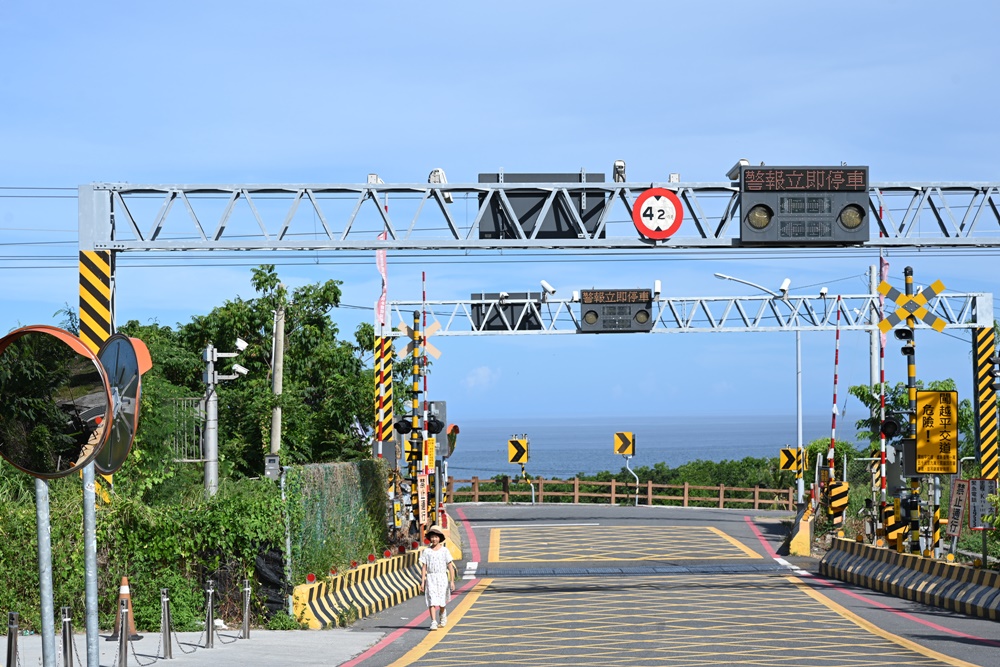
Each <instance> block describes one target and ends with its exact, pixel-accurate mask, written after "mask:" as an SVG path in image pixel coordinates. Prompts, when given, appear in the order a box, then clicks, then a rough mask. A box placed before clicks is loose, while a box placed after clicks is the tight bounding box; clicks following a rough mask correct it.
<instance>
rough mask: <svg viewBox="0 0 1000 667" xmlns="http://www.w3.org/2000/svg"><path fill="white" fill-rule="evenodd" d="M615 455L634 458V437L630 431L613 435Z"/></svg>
mask: <svg viewBox="0 0 1000 667" xmlns="http://www.w3.org/2000/svg"><path fill="white" fill-rule="evenodd" d="M615 454H622V455H623V456H635V437H634V436H633V435H632V431H619V432H617V433H615Z"/></svg>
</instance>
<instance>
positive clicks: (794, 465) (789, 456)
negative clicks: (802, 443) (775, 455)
mask: <svg viewBox="0 0 1000 667" xmlns="http://www.w3.org/2000/svg"><path fill="white" fill-rule="evenodd" d="M781 469H782V470H798V469H799V450H798V449H792V448H791V447H782V448H781Z"/></svg>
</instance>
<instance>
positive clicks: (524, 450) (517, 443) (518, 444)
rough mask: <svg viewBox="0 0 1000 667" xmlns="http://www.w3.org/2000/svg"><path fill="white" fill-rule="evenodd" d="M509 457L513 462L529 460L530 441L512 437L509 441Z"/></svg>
mask: <svg viewBox="0 0 1000 667" xmlns="http://www.w3.org/2000/svg"><path fill="white" fill-rule="evenodd" d="M507 459H508V460H509V461H510V462H511V463H527V462H528V441H527V440H522V439H516V440H515V439H511V440H508V441H507Z"/></svg>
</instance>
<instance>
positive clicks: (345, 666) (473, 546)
mask: <svg viewBox="0 0 1000 667" xmlns="http://www.w3.org/2000/svg"><path fill="white" fill-rule="evenodd" d="M455 514H457V515H458V518H460V519H461V520H462V527H463V529H464V530H465V536H466V539H467V540H468V541H469V548H470V550H471V555H472V560H474V561H475V562H477V563H478V562H479V545H478V544H477V543H476V536H475V534H474V533H473V532H472V528H470V527H469V523H468V521H467V520H466V518H465V512H463V511H462V510H461V509H456V510H455ZM476 583H477V580H476V579H472V580H470V581H467V582H465V583H464V584H462V586H461V587H459V588H458V590H456V591H455V595H459V594H461V593H464V592H465V591H467V590H469V589H470V588H472V587H473V586H475V585H476ZM430 614H431V613H430V611H425V612H424V613H422V614H420V616H417V617H416V618H415V619H413V620H412V621H410V622H409V623H407V624H406V625H404V626H403V627H401V628H399V629H398V630H394V631H392V632H390V633H389V634H388V635H386V636H385V637H383V638H382V640H381V641H380V642H379V643H377V644H375V645H374V646H372V647H371V648H370V649H368V650H367V651H365V652H364V653H362V654H361V655H359V656H358V657H356V658H354V659H353V660H350V661H348V662H345V663H342V664H341V667H356V666H357V665H360V664H361V663H362V662H364V661H365V660H367V659H368V658H370V657H372V656H374V655H375V654H376V653H378V652H379V651H381V650H382V649H384V648H385V647H386V646H389V645H390V644H392V643H393V642H394V641H396V640H397V639H399V638H400V637H402V636H403V635H405V634H406V633H407V632H409V631H410V630H425V629H426V628H425V627H424V624H425V623H427V619H428V618H430Z"/></svg>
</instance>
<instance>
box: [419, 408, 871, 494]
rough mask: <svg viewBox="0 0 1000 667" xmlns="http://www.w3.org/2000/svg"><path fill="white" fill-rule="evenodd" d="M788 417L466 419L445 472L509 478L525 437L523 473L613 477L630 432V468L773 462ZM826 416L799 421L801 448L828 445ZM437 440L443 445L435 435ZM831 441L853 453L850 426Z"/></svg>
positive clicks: (789, 439)
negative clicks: (512, 451)
mask: <svg viewBox="0 0 1000 667" xmlns="http://www.w3.org/2000/svg"><path fill="white" fill-rule="evenodd" d="M795 421H796V420H795V415H791V416H788V415H781V416H759V415H755V416H742V417H732V416H729V417H719V416H705V417H687V418H677V417H670V418H650V417H551V418H517V419H513V418H504V419H481V420H467V421H462V422H461V423H460V424H459V428H460V430H461V433H460V434H459V436H458V442H457V446H456V447H455V452H454V453H453V454H452V456H451V457H450V458H449V460H448V473H449V475H451V476H452V477H454V478H456V479H470V478H471V477H473V476H476V477H479V478H481V479H482V478H487V477H493V476H494V475H498V474H509V475H511V476H514V475H516V474H520V472H521V467H520V465H517V464H512V463H508V455H507V441H508V440H509V439H511V438H512V437H520V436H521V435H522V434H524V435H526V436H527V438H528V441H529V450H528V455H529V459H528V463H527V465H526V466H525V467H526V470H527V472H528V473H529V474H531V475H533V476H538V475H540V476H542V477H547V478H551V477H560V478H569V477H573V476H574V475H576V474H578V473H582V474H587V475H592V474H595V473H598V472H601V471H605V470H608V471H611V472H618V471H619V470H621V469H622V468H623V467H624V466H625V459H624V457H623V456H621V455H619V454H615V453H614V449H613V447H614V437H615V433H616V432H618V431H631V432H632V433H633V437H634V440H635V456H634V457H633V458H632V459H631V460H630V462H629V465H630V466H631V467H632V468H633V469H635V468H637V467H640V466H649V467H652V466H653V465H655V464H656V463H660V462H662V463H665V464H666V465H667V466H669V467H671V468H674V467H677V466H679V465H681V464H683V463H687V462H689V461H695V460H705V461H724V460H740V459H743V458H745V457H747V456H752V457H761V458H763V457H777V456H778V455H779V450H780V449H781V448H782V447H794V446H795V444H796V439H797V435H796V423H795ZM831 431H832V420H831V418H830V417H829V416H815V415H813V416H804V417H803V419H802V441H803V444H805V445H808V444H809V442H811V441H812V440H816V439H818V438H829V437H830V435H831ZM439 438H440V439H443V438H444V434H443V433H442V434H441V436H439ZM836 438H837V441H838V442H840V441H844V442H849V443H851V444H854V445H855V446H857V444H858V443H857V442H856V440H855V428H854V420H853V419H852V420H850V421H848V420H846V419H841V418H838V419H837V429H836Z"/></svg>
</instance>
